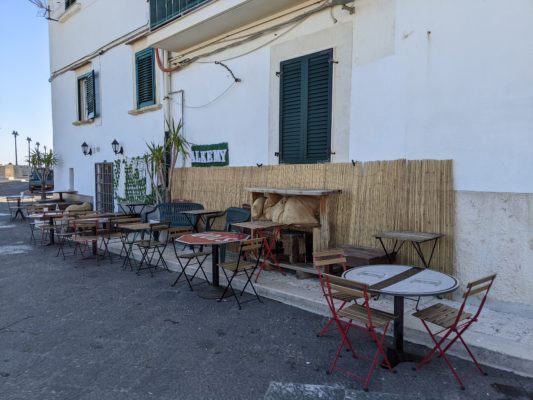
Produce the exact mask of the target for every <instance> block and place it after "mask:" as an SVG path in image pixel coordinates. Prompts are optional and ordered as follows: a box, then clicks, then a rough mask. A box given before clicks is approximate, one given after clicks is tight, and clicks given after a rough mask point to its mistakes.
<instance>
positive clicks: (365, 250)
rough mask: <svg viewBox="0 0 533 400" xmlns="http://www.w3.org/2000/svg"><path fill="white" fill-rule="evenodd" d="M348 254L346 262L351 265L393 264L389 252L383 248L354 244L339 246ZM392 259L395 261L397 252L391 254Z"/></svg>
mask: <svg viewBox="0 0 533 400" xmlns="http://www.w3.org/2000/svg"><path fill="white" fill-rule="evenodd" d="M339 247H340V248H341V249H342V250H343V251H344V254H345V256H346V263H347V265H348V266H349V267H360V266H362V265H372V264H391V262H389V259H388V258H387V254H386V253H385V251H384V250H383V249H375V248H372V247H361V246H353V245H342V246H339ZM390 257H391V261H392V262H394V260H395V258H396V253H393V254H390Z"/></svg>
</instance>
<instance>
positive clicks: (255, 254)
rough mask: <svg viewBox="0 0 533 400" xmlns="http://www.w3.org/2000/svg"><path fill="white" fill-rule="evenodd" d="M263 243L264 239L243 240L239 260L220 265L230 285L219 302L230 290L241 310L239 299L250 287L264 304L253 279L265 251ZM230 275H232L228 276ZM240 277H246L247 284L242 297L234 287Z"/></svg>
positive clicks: (242, 291)
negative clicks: (235, 281) (234, 282)
mask: <svg viewBox="0 0 533 400" xmlns="http://www.w3.org/2000/svg"><path fill="white" fill-rule="evenodd" d="M263 243H264V241H263V238H256V239H247V240H243V241H242V242H241V243H240V246H239V256H238V258H237V261H229V262H222V263H220V264H219V267H220V268H221V269H222V272H223V273H224V276H225V277H226V279H227V281H228V285H227V286H226V288H225V289H224V292H223V293H222V296H220V298H219V299H218V301H219V302H220V301H222V300H223V299H224V296H225V295H226V292H228V290H230V291H231V293H232V294H233V297H235V300H236V301H237V305H238V306H239V310H240V309H241V305H242V304H243V302H241V301H240V300H239V297H240V296H242V295H243V294H244V291H245V290H246V288H247V287H248V285H250V286H251V287H252V290H253V292H254V294H255V297H256V298H257V300H258V301H259V302H260V303H262V302H263V301H262V300H261V298H260V297H259V295H258V294H257V291H256V290H255V287H254V284H253V282H252V277H253V275H254V273H255V270H256V269H257V267H258V266H259V261H260V258H261V253H262V251H263ZM226 271H228V272H226ZM228 273H229V274H230V275H228ZM238 275H244V276H246V283H245V284H244V287H243V288H242V290H241V293H240V296H237V294H236V293H235V291H234V290H233V286H232V283H233V279H234V278H235V277H236V276H238Z"/></svg>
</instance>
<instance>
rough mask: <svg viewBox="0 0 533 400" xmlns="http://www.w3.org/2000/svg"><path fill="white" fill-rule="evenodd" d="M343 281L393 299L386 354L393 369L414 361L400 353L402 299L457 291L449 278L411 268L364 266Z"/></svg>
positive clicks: (345, 275) (345, 274) (453, 282)
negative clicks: (390, 344) (391, 344)
mask: <svg viewBox="0 0 533 400" xmlns="http://www.w3.org/2000/svg"><path fill="white" fill-rule="evenodd" d="M343 277H344V278H346V279H349V280H352V281H356V282H360V283H364V284H367V285H368V286H369V291H370V292H371V293H381V294H387V295H391V296H394V315H396V317H397V318H396V319H395V320H394V347H393V348H392V349H389V351H388V353H389V360H390V361H391V363H392V364H393V365H396V364H398V363H400V362H405V361H414V360H416V359H417V358H418V357H416V356H413V355H410V354H407V353H405V352H404V349H403V344H404V343H403V342H404V338H403V324H404V315H403V313H404V298H405V297H411V296H414V297H419V296H420V297H427V296H436V295H440V294H445V293H451V292H453V291H455V290H456V289H457V288H458V287H459V282H458V281H457V279H456V278H454V277H453V276H450V275H447V274H444V273H442V272H438V271H434V270H431V269H426V268H419V267H413V266H411V265H395V264H376V265H367V266H364V267H358V268H352V269H350V270H348V271H346V272H345V273H344V274H343Z"/></svg>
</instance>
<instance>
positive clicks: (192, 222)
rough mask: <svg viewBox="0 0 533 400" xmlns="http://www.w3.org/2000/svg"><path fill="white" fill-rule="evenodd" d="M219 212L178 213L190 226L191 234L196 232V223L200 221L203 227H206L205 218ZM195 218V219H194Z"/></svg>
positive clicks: (194, 211)
mask: <svg viewBox="0 0 533 400" xmlns="http://www.w3.org/2000/svg"><path fill="white" fill-rule="evenodd" d="M221 213H222V211H220V210H186V211H180V214H183V215H184V216H185V218H187V221H188V222H189V224H190V225H191V228H192V230H193V232H198V223H199V222H200V221H202V222H203V223H204V225H207V223H206V218H207V217H208V216H211V215H216V214H221ZM195 217H196V218H195Z"/></svg>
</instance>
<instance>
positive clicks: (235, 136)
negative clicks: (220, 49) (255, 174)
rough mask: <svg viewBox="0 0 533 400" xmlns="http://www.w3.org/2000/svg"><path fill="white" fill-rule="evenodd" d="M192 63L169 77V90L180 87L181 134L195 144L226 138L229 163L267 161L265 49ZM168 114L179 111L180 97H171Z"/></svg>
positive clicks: (266, 55)
mask: <svg viewBox="0 0 533 400" xmlns="http://www.w3.org/2000/svg"><path fill="white" fill-rule="evenodd" d="M226 64H227V66H228V67H229V68H231V70H232V71H233V73H234V74H235V76H236V77H237V78H240V79H242V82H240V83H235V82H234V80H233V78H232V77H231V74H230V73H229V72H228V71H227V70H226V69H225V68H223V67H222V66H220V65H215V64H195V65H193V66H191V67H189V68H185V69H184V70H183V71H180V72H179V73H175V74H173V76H172V91H177V90H183V91H184V99H185V103H184V104H185V110H184V114H185V115H184V121H185V128H184V133H185V135H186V137H187V139H188V140H189V141H191V142H193V143H195V144H215V143H221V142H228V147H229V160H230V164H231V165H234V166H242V165H255V164H256V163H261V164H266V163H268V159H267V149H268V85H269V81H268V75H269V69H270V68H269V65H270V64H269V50H268V49H266V48H265V49H262V50H260V51H259V52H257V53H254V54H253V55H250V56H246V57H242V58H239V59H237V60H232V61H228V62H226ZM172 110H173V111H172V115H173V116H175V118H178V117H179V116H180V115H181V97H180V96H179V95H177V94H176V95H173V96H172Z"/></svg>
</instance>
